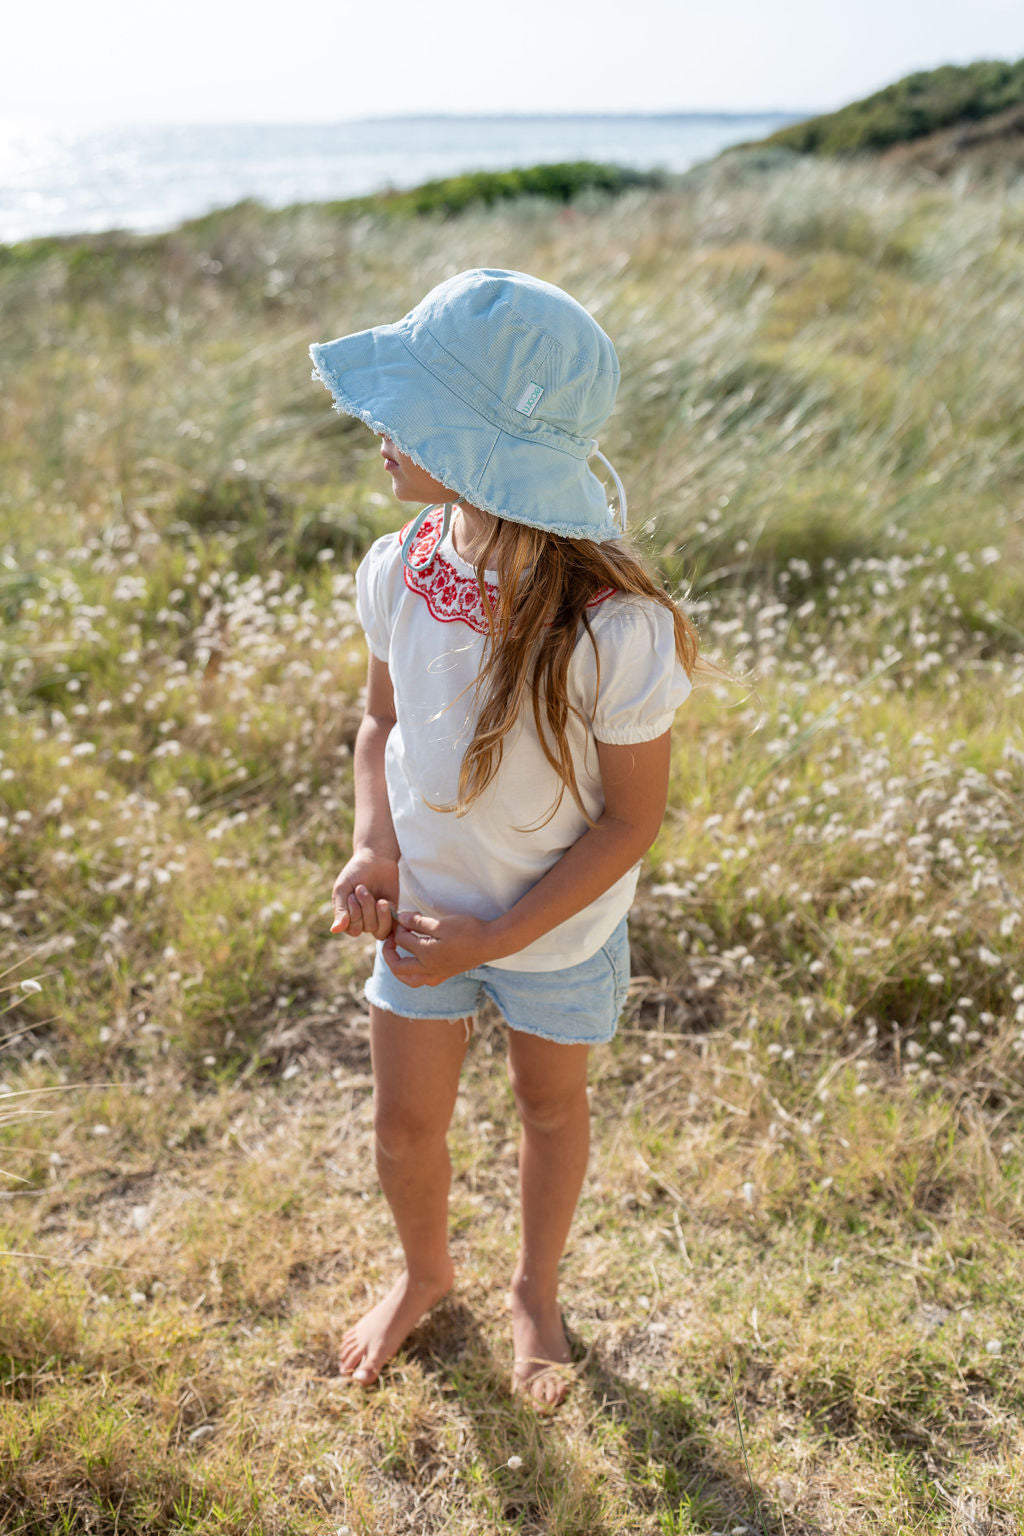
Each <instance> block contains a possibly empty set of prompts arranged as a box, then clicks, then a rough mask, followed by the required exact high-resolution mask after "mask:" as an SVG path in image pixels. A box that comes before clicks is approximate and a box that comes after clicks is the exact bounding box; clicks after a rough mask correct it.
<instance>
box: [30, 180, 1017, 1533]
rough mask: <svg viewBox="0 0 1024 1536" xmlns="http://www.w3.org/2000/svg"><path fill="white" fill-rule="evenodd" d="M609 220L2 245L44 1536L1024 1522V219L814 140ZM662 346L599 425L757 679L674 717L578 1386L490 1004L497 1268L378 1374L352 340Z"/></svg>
mask: <svg viewBox="0 0 1024 1536" xmlns="http://www.w3.org/2000/svg"><path fill="white" fill-rule="evenodd" d="M739 164H740V161H738V160H737V159H735V158H733V157H726V158H725V159H723V160H722V161H721V162H718V163H716V164H715V165H714V166H711V167H709V168H707V169H706V170H705V172H703V173H702V175H701V176H700V177H697V178H693V179H692V180H688V181H687V182H686V183H685V184H684V185H682V186H666V187H633V188H631V189H629V190H626V191H624V192H623V193H622V195H621V196H618V197H617V198H616V199H615V200H614V201H611V200H608V199H606V198H603V194H602V195H601V197H602V200H601V201H600V202H591V201H589V200H588V198H587V197H583V198H581V199H578V200H575V201H569V202H563V201H561V200H552V199H544V198H542V197H538V196H535V195H530V196H527V197H524V198H522V199H519V200H517V201H496V202H494V203H493V205H492V206H490V207H488V206H484V205H483V203H482V202H475V203H473V204H472V205H471V206H466V207H465V208H464V210H463V211H462V212H461V213H458V214H454V213H452V212H451V211H450V210H445V209H438V210H436V211H437V212H438V213H440V214H441V216H437V217H435V216H425V217H417V218H403V219H400V220H396V219H395V218H394V217H392V215H391V213H390V212H388V211H385V209H384V208H382V207H379V206H376V205H374V206H366V207H362V208H360V209H358V210H353V209H351V208H346V209H340V208H337V207H334V206H331V207H315V206H308V207H301V208H295V209H292V210H289V211H287V212H285V213H281V212H268V211H266V210H264V209H261V208H260V207H259V206H258V205H255V204H246V205H240V206H239V207H237V208H235V209H231V210H226V211H223V212H221V213H218V214H214V215H210V216H209V217H208V218H206V219H203V220H197V221H194V222H192V223H190V224H188V225H185V226H183V227H181V228H180V229H177V230H174V231H172V232H171V233H169V234H167V235H163V236H151V237H146V238H145V239H135V238H133V237H131V236H128V235H110V236H92V237H81V238H76V239H69V240H59V241H44V242H32V243H31V244H30V245H28V246H27V247H10V248H7V249H6V250H5V251H4V252H2V253H0V256H2V260H0V614H2V617H3V626H2V629H0V1170H2V1172H0V1247H2V1250H3V1252H2V1256H0V1529H2V1530H4V1531H5V1532H7V1531H9V1532H11V1533H12V1536H36V1533H38V1536H42V1533H46V1536H50V1533H52V1532H66V1533H75V1536H85V1533H89V1536H116V1533H121V1532H127V1531H131V1532H133V1533H139V1536H184V1533H193V1532H194V1533H202V1536H208V1533H211V1536H212V1533H214V1532H217V1533H221V1536H225V1533H226V1536H233V1533H237V1536H243V1533H245V1536H254V1533H258V1536H263V1533H265V1536H293V1533H294V1536H325V1533H327V1532H332V1533H339V1532H344V1533H347V1536H355V1533H357V1532H358V1533H360V1536H393V1533H398V1532H404V1531H408V1530H415V1531H419V1532H424V1533H427V1532H439V1533H440V1532H442V1531H444V1532H445V1533H448V1536H469V1533H474V1536H476V1533H481V1532H487V1533H490V1532H495V1533H497V1532H505V1531H521V1532H524V1533H541V1532H544V1533H545V1536H579V1533H582V1532H587V1533H588V1536H589V1533H600V1536H668V1533H675V1536H682V1533H687V1536H697V1533H700V1536H709V1533H711V1532H726V1531H728V1532H733V1531H737V1530H740V1531H744V1532H748V1533H749V1532H758V1533H760V1536H818V1533H821V1532H823V1531H826V1530H827V1531H830V1532H835V1533H837V1536H859V1533H861V1532H864V1531H867V1530H877V1531H884V1532H886V1533H893V1536H911V1533H912V1536H949V1533H951V1532H957V1533H962V1536H968V1533H981V1532H985V1533H986V1536H1015V1533H1016V1532H1018V1531H1019V1530H1020V1529H1021V1527H1022V1523H1024V1437H1022V1429H1021V1426H1022V1423H1024V1377H1022V1374H1021V1346H1022V1325H1021V1309H1020V1270H1021V1244H1022V1239H1024V1194H1022V1191H1024V1183H1022V1177H1021V1175H1022V1170H1024V964H1022V959H1021V955H1022V950H1021V933H1022V921H1024V913H1022V889H1021V860H1020V847H1021V835H1022V827H1024V727H1022V720H1024V710H1022V701H1024V575H1022V573H1024V543H1022V538H1024V535H1022V528H1024V521H1022V512H1024V508H1022V502H1021V474H1020V471H1021V452H1022V446H1024V443H1022V425H1021V414H1020V408H1019V393H1020V388H1019V385H1020V379H1019V375H1020V357H1021V353H1022V340H1024V338H1022V335H1021V329H1022V325H1021V316H1022V315H1024V203H1022V198H1021V192H1020V188H1019V186H1017V187H1015V186H1014V185H1013V184H1012V183H1008V182H1002V183H1000V182H993V181H986V180H982V179H980V178H979V179H975V178H972V177H971V176H969V175H965V176H963V177H961V178H959V179H956V178H954V179H953V180H950V181H945V182H941V183H933V182H928V183H927V184H925V183H922V181H921V179H920V178H919V177H917V176H915V175H911V174H904V173H902V172H901V171H900V170H899V169H898V168H895V167H892V166H887V165H877V164H874V163H870V164H869V163H863V162H861V161H858V160H842V159H840V160H835V159H832V160H829V159H824V158H818V157H812V156H808V157H804V158H798V157H795V156H793V155H788V154H782V153H777V152H775V151H772V152H770V153H768V154H766V155H764V156H763V157H761V158H758V156H757V155H755V156H754V157H753V158H752V159H751V160H750V161H749V162H746V163H745V168H744V169H743V170H742V173H740V171H739V170H738V169H737V166H738V165H739ZM475 265H488V266H506V267H513V268H517V269H520V270H526V271H530V272H535V273H537V274H538V275H539V276H541V277H543V278H547V279H550V280H552V281H555V282H558V283H560V284H562V285H563V286H565V287H566V288H568V290H569V291H570V292H572V293H573V294H575V295H576V296H577V297H578V298H579V299H580V300H581V301H582V302H583V303H585V304H586V305H588V307H590V308H591V309H592V310H593V311H594V313H595V314H596V316H597V318H598V319H599V320H600V321H601V323H602V324H603V325H605V327H606V328H607V330H608V331H609V333H610V334H611V335H612V336H613V337H614V338H615V341H616V344H617V346H618V350H619V353H620V357H621V361H622V365H623V385H622V390H621V395H620V401H619V405H618V407H617V409H616V412H615V414H614V416H613V418H612V420H611V421H610V423H609V426H608V430H607V433H606V435H605V438H604V440H603V441H602V449H603V450H604V451H606V452H607V453H608V455H609V457H610V458H612V459H613V460H614V462H615V463H616V466H617V468H618V469H619V471H620V473H621V474H622V476H623V478H624V480H625V482H626V484H627V486H628V489H629V493H630V509H631V516H632V520H633V526H634V529H635V532H636V535H637V537H638V539H639V541H640V543H641V545H642V547H643V549H644V550H645V552H646V555H647V558H648V559H649V560H650V562H651V564H652V565H653V566H654V568H655V569H657V570H658V571H659V572H660V573H661V575H662V577H663V578H664V579H665V580H666V581H668V582H670V583H672V584H673V586H674V587H676V588H677V589H682V590H685V591H686V592H687V594H688V602H689V604H690V608H691V612H692V613H693V615H694V618H695V619H696V621H697V623H698V625H699V628H700V630H701V635H702V641H703V645H704V647H705V648H706V650H707V652H708V653H709V654H710V655H711V656H712V657H713V658H715V659H717V660H719V661H720V662H722V663H723V664H724V665H725V666H726V667H727V668H728V669H729V671H730V672H731V674H732V676H733V678H734V679H735V681H729V680H727V679H725V678H721V679H717V680H712V681H710V682H707V683H705V684H704V685H703V686H701V687H700V688H699V689H698V690H697V691H696V694H695V696H694V698H693V699H692V700H690V701H689V702H688V703H687V705H686V707H685V708H684V710H683V711H682V712H681V713H680V715H679V717H678V721H677V727H676V732H675V745H674V759H673V777H672V789H671V797H670V807H669V813H668V816H667V818H666V822H665V825H664V827H663V829H662V832H661V834H660V836H659V839H658V842H657V843H656V845H655V847H654V849H653V850H652V852H651V854H650V855H649V857H648V858H647V859H646V860H645V863H644V869H643V874H642V880H641V886H640V893H639V898H638V902H637V907H636V911H635V913H634V917H633V920H632V938H633V969H634V979H633V983H632V987H631V991H630V996H629V1003H628V1007H627V1010H626V1014H625V1016H624V1018H623V1020H622V1023H621V1026H620V1031H619V1034H618V1036H617V1038H616V1041H615V1042H614V1043H613V1045H612V1046H611V1047H609V1048H607V1049H603V1050H600V1051H596V1052H595V1053H594V1054H593V1059H592V1065H591V1087H592V1109H593V1117H594V1143H593V1154H592V1161H591V1169H590V1174H589V1177H588V1182H587V1185H586V1188H585V1191H584V1196H583V1200H582V1203H581V1206H580V1210H579V1213H578V1217H577V1221H576V1224H575V1226H574V1229H573V1234H572V1237H571V1240H570V1246H569V1250H568V1253H567V1256H566V1261H565V1269H564V1299H565V1308H566V1318H567V1322H568V1325H569V1328H570V1331H571V1337H572V1343H573V1349H574V1354H575V1362H576V1364H575V1370H574V1381H573V1385H572V1390H571V1392H570V1395H569V1399H568V1402H567V1404H566V1406H565V1407H564V1408H563V1409H562V1410H561V1411H560V1412H559V1414H558V1415H557V1416H556V1417H554V1418H553V1419H540V1418H538V1416H537V1415H536V1414H535V1413H533V1412H532V1411H531V1410H530V1409H529V1407H528V1406H527V1405H526V1404H524V1403H523V1402H522V1401H521V1400H520V1399H517V1398H515V1397H513V1396H512V1395H511V1394H510V1392H509V1390H508V1380H509V1376H510V1370H511V1360H510V1348H509V1342H508V1338H507V1331H508V1319H507V1313H506V1295H505V1285H506V1280H507V1276H508V1273H509V1268H510V1264H511V1261H512V1257H513V1254H514V1249H515V1230H514V1225H515V1223H514V1211H515V1180H516V1146H515V1135H514V1127H515V1112H514V1106H513V1103H512V1100H511V1096H510V1090H509V1087H508V1082H507V1076H506V1072H505V1064H504V1051H505V1042H504V1033H503V1029H502V1026H501V1024H500V1022H499V1021H498V1020H497V1019H496V1018H494V1017H493V1016H490V1015H486V1016H484V1017H483V1018H482V1019H481V1021H480V1024H479V1027H478V1029H477V1031H476V1035H475V1038H474V1040H473V1042H472V1044H471V1048H470V1053H469V1057H468V1061H467V1068H466V1073H465V1077H464V1081H463V1085H462V1088H461V1091H460V1094H459V1098H458V1102H457V1105H456V1110H455V1116H454V1120H453V1126H452V1136H451V1141H452V1159H453V1167H454V1181H453V1189H452V1199H451V1217H452V1225H453V1234H454V1237H453V1246H454V1256H455V1259H456V1262H457V1267H458V1273H459V1278H458V1282H457V1286H456V1289H455V1290H454V1291H453V1292H452V1294H451V1295H450V1297H449V1298H447V1299H446V1301H445V1302H443V1303H442V1304H441V1305H440V1306H439V1307H438V1308H436V1309H435V1311H434V1312H433V1313H432V1315H431V1316H430V1317H429V1318H428V1319H427V1320H426V1321H425V1322H424V1323H423V1324H422V1325H421V1326H420V1327H419V1328H418V1329H417V1330H416V1332H415V1334H414V1335H413V1337H412V1339H411V1340H410V1341H409V1343H408V1345H407V1347H406V1348H405V1349H404V1350H403V1351H402V1353H401V1354H400V1356H399V1357H398V1359H397V1361H396V1362H395V1363H394V1365H393V1366H392V1368H391V1369H390V1370H389V1371H388V1372H387V1373H386V1375H385V1377H384V1379H383V1381H382V1384H381V1386H380V1388H379V1389H378V1390H376V1391H375V1392H373V1393H371V1394H368V1395H364V1394H362V1393H360V1392H359V1391H357V1390H354V1389H352V1388H347V1387H343V1386H342V1384H341V1383H340V1381H339V1379H338V1375H337V1349H338V1344H339V1340H340V1338H341V1335H342V1333H343V1332H344V1330H345V1328H346V1327H347V1326H348V1324H349V1322H350V1321H351V1319H352V1315H353V1313H354V1312H357V1311H359V1310H361V1309H362V1308H363V1307H364V1306H365V1302H366V1299H367V1298H368V1297H370V1296H372V1295H373V1294H374V1293H376V1292H378V1291H379V1290H380V1289H381V1288H382V1287H383V1286H384V1285H385V1283H386V1282H387V1281H388V1280H389V1278H390V1276H391V1272H392V1269H393V1265H394V1254H393V1237H392V1234H391V1229H390V1226H389V1224H388V1220H387V1215H386V1209H385V1206H384V1202H383V1200H382V1197H381V1196H380V1194H379V1192H378V1190H377V1186H376V1181H375V1178H374V1175H373V1172H372V1164H373V1127H372V1112H371V1093H372V1079H371V1072H370V1060H369V1050H368V1045H367V1038H366V1022H367V1021H366V1013H365V1004H364V1002H363V1000H362V995H361V983H362V979H363V977H364V976H365V975H366V973H367V971H368V968H369V964H370V955H369V954H368V953H367V950H366V949H365V948H364V947H363V945H362V944H361V943H349V942H342V941H339V940H338V939H337V938H332V937H331V936H330V934H329V933H328V927H329V921H330V912H329V909H330V900H329V898H330V887H331V882H332V880H333V878H334V875H335V874H336V872H337V870H338V868H340V865H341V863H342V861H343V859H344V857H345V853H346V847H347V840H348V837H349V834H350V830H351V818H352V760H351V752H352V744H353V740H354V734H355V729H356V725H357V723H358V720H359V717H360V694H361V689H362V686H363V681H364V677H365V665H366V652H365V645H364V641H363V638H362V634H361V630H360V627H359V624H358V620H357V616H356V613H355V604H354V581H353V569H354V564H355V561H356V560H357V559H358V558H359V555H360V554H361V552H362V551H364V550H365V549H366V547H367V546H368V544H369V543H370V541H371V540H372V539H373V538H374V537H376V536H377V535H378V534H379V533H382V532H384V531H385V530H387V529H390V528H393V527H396V526H398V525H399V524H400V522H401V521H402V520H403V517H404V516H405V513H404V512H403V510H402V509H401V508H400V507H398V506H396V504H395V503H394V502H393V500H392V499H391V497H390V495H389V494H388V486H387V481H386V477H385V476H384V475H383V472H382V469H381V465H380V459H379V454H378V445H377V443H376V441H375V440H374V439H373V437H372V436H371V435H370V434H369V433H368V432H366V431H365V430H364V429H362V428H361V427H359V426H358V425H357V424H353V423H351V422H346V421H343V420H342V419H341V418H339V417H338V416H337V415H335V414H334V413H333V412H332V411H331V409H330V404H329V401H328V399H327V397H326V395H325V394H324V392H323V390H322V389H321V388H319V387H318V386H316V385H314V384H313V383H312V382H311V381H310V364H309V360H308V356H307V347H308V344H309V342H310V341H312V340H325V339H327V338H329V337H331V336H336V335H338V334H341V333H343V332H346V331H351V330H355V329H358V328H360V327H362V326H365V325H369V324H373V323H375V322H377V321H379V320H381V319H383V318H389V317H391V318H397V317H398V316H399V315H401V314H402V313H404V312H405V310H406V309H407V308H408V307H409V306H410V305H411V304H412V303H414V302H415V301H416V300H417V299H419V298H420V297H421V296H422V294H423V293H424V292H425V291H426V290H427V289H428V288H429V287H430V286H431V284H432V283H434V282H436V281H438V280H440V279H441V278H442V277H444V276H446V275H448V274H450V273H451V272H452V271H457V270H459V269H461V268H464V267H469V266H475Z"/></svg>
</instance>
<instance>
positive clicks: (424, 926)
mask: <svg viewBox="0 0 1024 1536" xmlns="http://www.w3.org/2000/svg"><path fill="white" fill-rule="evenodd" d="M398 922H399V925H400V927H402V928H404V929H405V931H406V933H429V932H430V930H431V927H432V926H434V925H435V924H436V922H437V919H436V918H434V917H424V916H423V913H422V912H399V914H398Z"/></svg>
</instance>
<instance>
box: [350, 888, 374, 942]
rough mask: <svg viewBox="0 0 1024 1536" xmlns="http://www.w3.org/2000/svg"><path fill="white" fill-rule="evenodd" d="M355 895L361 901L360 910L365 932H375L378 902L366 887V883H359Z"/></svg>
mask: <svg viewBox="0 0 1024 1536" xmlns="http://www.w3.org/2000/svg"><path fill="white" fill-rule="evenodd" d="M355 897H356V900H357V901H358V903H359V911H360V914H361V916H362V920H363V932H364V933H375V932H376V929H377V903H376V901H374V899H373V897H372V896H371V895H370V893H369V891H368V890H367V889H366V886H365V885H357V886H356V889H355Z"/></svg>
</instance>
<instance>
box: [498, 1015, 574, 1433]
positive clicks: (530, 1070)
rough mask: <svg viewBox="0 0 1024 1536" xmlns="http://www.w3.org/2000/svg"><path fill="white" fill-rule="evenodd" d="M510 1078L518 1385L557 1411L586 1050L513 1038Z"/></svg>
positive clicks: (564, 1359)
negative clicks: (517, 1135) (565, 1260)
mask: <svg viewBox="0 0 1024 1536" xmlns="http://www.w3.org/2000/svg"><path fill="white" fill-rule="evenodd" d="M508 1039H509V1052H508V1053H509V1071H510V1074H511V1077H512V1087H513V1090H514V1092H515V1096H516V1103H517V1105H518V1107H519V1115H520V1118H521V1120H522V1124H523V1132H522V1138H521V1141H520V1147H519V1194H520V1202H521V1207H522V1237H521V1246H520V1251H519V1258H518V1261H517V1263H516V1270H515V1275H514V1276H513V1280H512V1338H513V1352H514V1361H515V1364H514V1367H513V1377H512V1385H513V1388H514V1389H515V1390H517V1391H521V1392H525V1393H527V1394H528V1395H529V1396H530V1397H532V1398H533V1399H534V1400H535V1401H536V1402H537V1403H539V1404H541V1405H543V1406H546V1407H554V1406H555V1405H556V1404H558V1403H560V1402H561V1401H562V1398H563V1397H564V1396H565V1393H566V1390H567V1387H566V1373H565V1372H564V1371H559V1370H558V1367H559V1366H564V1365H567V1364H568V1362H569V1358H570V1357H569V1346H568V1343H567V1341H566V1337H565V1330H564V1329H563V1327H562V1314H561V1311H560V1309H559V1305H558V1265H559V1261H560V1259H561V1257H562V1252H563V1250H564V1248H565V1242H566V1238H567V1237H568V1235H569V1227H570V1225H571V1224H572V1218H573V1213H574V1212H575V1210H576V1202H577V1201H578V1199H579V1194H580V1189H581V1187H582V1185H583V1177H584V1174H585V1173H586V1170H587V1156H588V1153H589V1150H590V1106H589V1104H588V1103H587V1055H588V1051H589V1047H588V1046H586V1045H559V1044H557V1043H556V1042H555V1041H552V1040H542V1039H540V1038H539V1037H538V1036H535V1035H527V1034H523V1033H522V1032H521V1031H519V1030H514V1029H510V1030H509V1037H508Z"/></svg>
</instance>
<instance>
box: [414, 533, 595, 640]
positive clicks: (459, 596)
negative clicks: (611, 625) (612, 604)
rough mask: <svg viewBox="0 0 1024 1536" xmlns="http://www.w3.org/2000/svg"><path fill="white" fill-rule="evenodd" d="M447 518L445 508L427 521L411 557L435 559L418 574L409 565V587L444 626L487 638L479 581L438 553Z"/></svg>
mask: <svg viewBox="0 0 1024 1536" xmlns="http://www.w3.org/2000/svg"><path fill="white" fill-rule="evenodd" d="M443 518H444V509H443V508H442V507H438V509H437V511H436V512H434V513H432V514H431V515H430V516H429V517H426V518H424V520H423V523H422V524H421V526H420V530H419V533H418V534H417V535H416V540H415V543H414V544H413V545H412V548H411V550H410V551H409V553H410V554H411V555H412V558H413V560H414V561H415V562H416V564H417V565H419V564H422V563H423V562H424V561H426V560H427V559H429V558H430V556H431V555H432V556H433V558H432V559H430V564H429V565H427V566H426V569H425V570H421V571H415V570H413V569H412V568H411V567H410V566H408V565H406V566H405V568H404V575H405V584H406V586H407V587H408V588H409V591H410V592H415V593H417V594H418V596H420V597H422V598H423V599H424V600H425V602H426V605H427V607H428V608H429V609H430V612H431V614H432V615H433V617H434V618H435V619H437V620H439V622H440V623H442V624H468V625H469V627H470V629H474V630H476V632H477V634H478V635H486V634H487V616H486V614H485V613H484V605H483V602H482V600H481V597H480V589H479V587H478V586H477V583H476V577H475V576H466V575H463V573H462V572H461V571H458V570H456V569H455V566H454V565H452V563H451V561H450V560H446V559H445V557H444V555H442V554H440V553H439V552H438V548H437V546H438V543H439V542H440V538H441V527H442V522H443ZM411 527H412V522H408V523H406V525H405V527H404V528H403V529H402V531H401V532H400V533H399V535H398V541H399V543H400V544H402V543H404V541H405V538H406V535H407V534H408V532H409V529H410V528H411ZM486 587H487V596H488V598H489V599H490V601H491V602H492V603H494V604H495V605H497V601H498V589H497V587H496V586H495V585H494V584H493V583H492V582H489V581H488V582H487V583H486ZM614 593H615V588H614V587H602V588H601V589H600V591H599V592H595V593H594V596H593V597H592V598H591V599H590V601H589V603H588V604H587V607H588V608H596V607H597V605H598V603H603V602H604V600H605V599H606V598H608V597H612V596H613V595H614Z"/></svg>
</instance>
